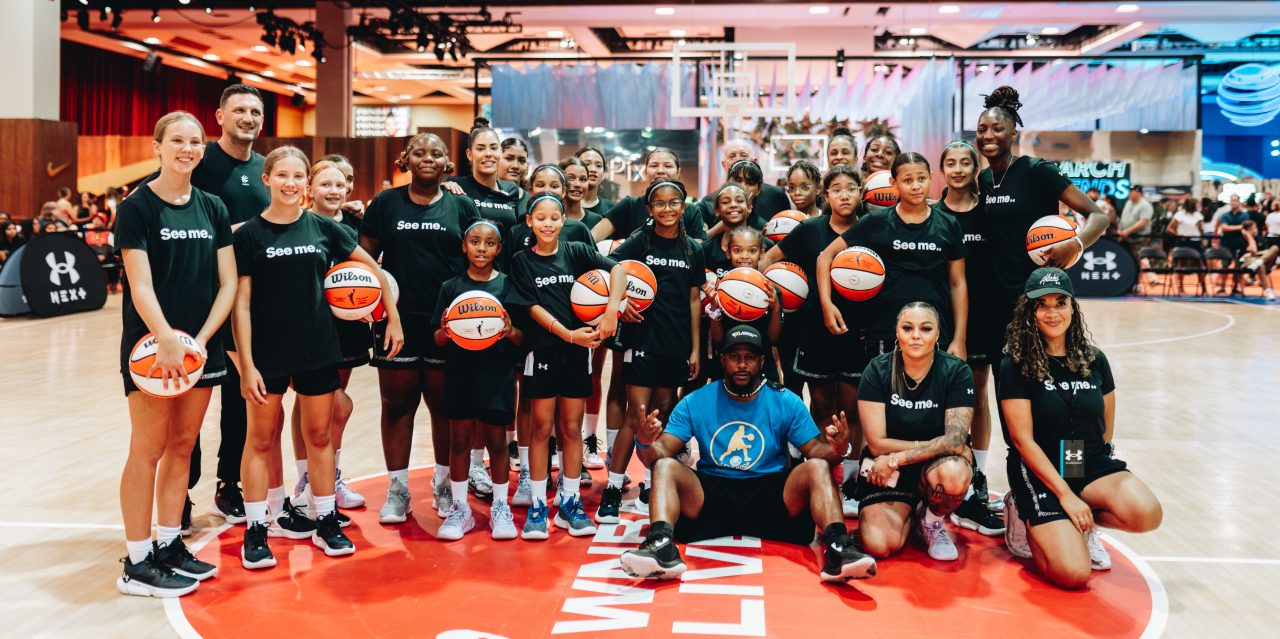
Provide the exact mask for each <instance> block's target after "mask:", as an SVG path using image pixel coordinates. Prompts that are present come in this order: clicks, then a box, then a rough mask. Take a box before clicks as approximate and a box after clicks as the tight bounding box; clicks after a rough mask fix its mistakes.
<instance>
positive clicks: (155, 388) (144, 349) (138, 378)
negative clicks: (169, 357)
mask: <svg viewBox="0 0 1280 639" xmlns="http://www.w3.org/2000/svg"><path fill="white" fill-rule="evenodd" d="M174 333H177V334H178V341H180V342H182V345H183V346H189V347H191V348H194V349H196V350H199V348H200V347H199V346H197V345H196V340H195V339H194V338H192V337H191V336H190V335H188V334H186V333H184V332H182V331H178V330H175V331H174ZM158 345H159V342H158V341H157V340H156V336H155V335H152V334H151V333H147V334H146V335H143V336H142V339H140V340H138V343H137V344H134V345H133V350H132V351H130V352H129V377H130V378H132V379H133V383H134V385H135V386H137V387H138V390H140V391H142V392H144V393H146V394H148V395H150V396H152V397H160V398H170V397H177V396H179V395H181V394H183V393H185V392H187V391H189V390H191V388H192V387H193V386H195V383H196V382H197V381H199V380H200V375H202V374H204V357H202V356H200V355H192V354H190V353H188V354H187V355H186V356H185V357H183V358H182V370H183V371H184V372H186V373H187V379H188V380H189V382H184V383H180V384H177V385H174V383H173V382H172V381H170V382H169V387H168V388H165V387H164V378H163V377H162V376H161V373H160V370H159V369H157V370H156V371H154V372H152V371H151V367H152V366H154V365H155V363H156V348H157V346H158Z"/></svg>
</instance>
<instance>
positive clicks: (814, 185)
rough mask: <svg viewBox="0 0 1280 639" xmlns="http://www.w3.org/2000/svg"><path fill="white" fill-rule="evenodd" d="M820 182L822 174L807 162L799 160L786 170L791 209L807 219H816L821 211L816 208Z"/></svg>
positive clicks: (811, 163)
mask: <svg viewBox="0 0 1280 639" xmlns="http://www.w3.org/2000/svg"><path fill="white" fill-rule="evenodd" d="M821 182H822V174H821V173H819V172H818V167H816V166H814V165H813V162H810V161H808V160H800V161H799V162H796V163H795V164H793V165H791V168H790V169H787V196H788V197H790V198H791V207H792V208H793V209H795V210H797V211H800V212H801V213H804V214H805V215H808V216H809V217H818V216H819V215H821V214H822V211H821V210H820V209H819V208H818V185H819V183H821Z"/></svg>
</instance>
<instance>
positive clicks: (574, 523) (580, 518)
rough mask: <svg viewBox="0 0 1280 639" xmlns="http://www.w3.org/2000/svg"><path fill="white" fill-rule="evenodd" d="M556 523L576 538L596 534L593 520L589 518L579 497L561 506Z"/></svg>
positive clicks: (557, 511) (557, 510)
mask: <svg viewBox="0 0 1280 639" xmlns="http://www.w3.org/2000/svg"><path fill="white" fill-rule="evenodd" d="M555 522H556V525H557V526H559V527H561V528H563V529H565V530H567V531H569V534H570V535H572V536H574V537H586V536H588V535H594V534H596V525H595V524H593V523H591V518H590V517H587V512H586V511H585V510H583V508H582V501H581V500H579V499H578V498H577V497H570V498H569V500H568V501H565V502H562V503H561V504H560V507H559V508H557V509H556V517H555Z"/></svg>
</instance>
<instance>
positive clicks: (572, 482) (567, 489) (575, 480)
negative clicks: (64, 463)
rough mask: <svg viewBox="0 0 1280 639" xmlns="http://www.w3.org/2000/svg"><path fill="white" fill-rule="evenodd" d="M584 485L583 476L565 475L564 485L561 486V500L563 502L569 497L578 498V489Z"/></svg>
mask: <svg viewBox="0 0 1280 639" xmlns="http://www.w3.org/2000/svg"><path fill="white" fill-rule="evenodd" d="M581 486H582V477H565V478H564V486H563V487H561V488H560V501H561V502H563V501H564V500H565V499H568V498H569V497H573V498H575V499H576V498H577V497H578V491H579V489H580V488H581Z"/></svg>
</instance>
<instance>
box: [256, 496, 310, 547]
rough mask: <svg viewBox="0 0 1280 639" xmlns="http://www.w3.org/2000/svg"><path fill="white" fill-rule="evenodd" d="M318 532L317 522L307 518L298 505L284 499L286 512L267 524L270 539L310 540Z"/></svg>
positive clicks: (286, 498)
mask: <svg viewBox="0 0 1280 639" xmlns="http://www.w3.org/2000/svg"><path fill="white" fill-rule="evenodd" d="M315 531H316V524H315V522H313V521H311V520H310V519H308V518H307V515H306V513H304V512H302V509H301V508H299V507H298V506H297V505H296V504H294V503H293V502H291V501H289V498H288V497H285V498H284V511H282V512H281V513H280V516H279V517H276V518H275V519H274V520H272V521H271V522H270V523H269V524H267V536H268V537H284V538H285V539H310V538H311V533H314V532H315Z"/></svg>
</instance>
